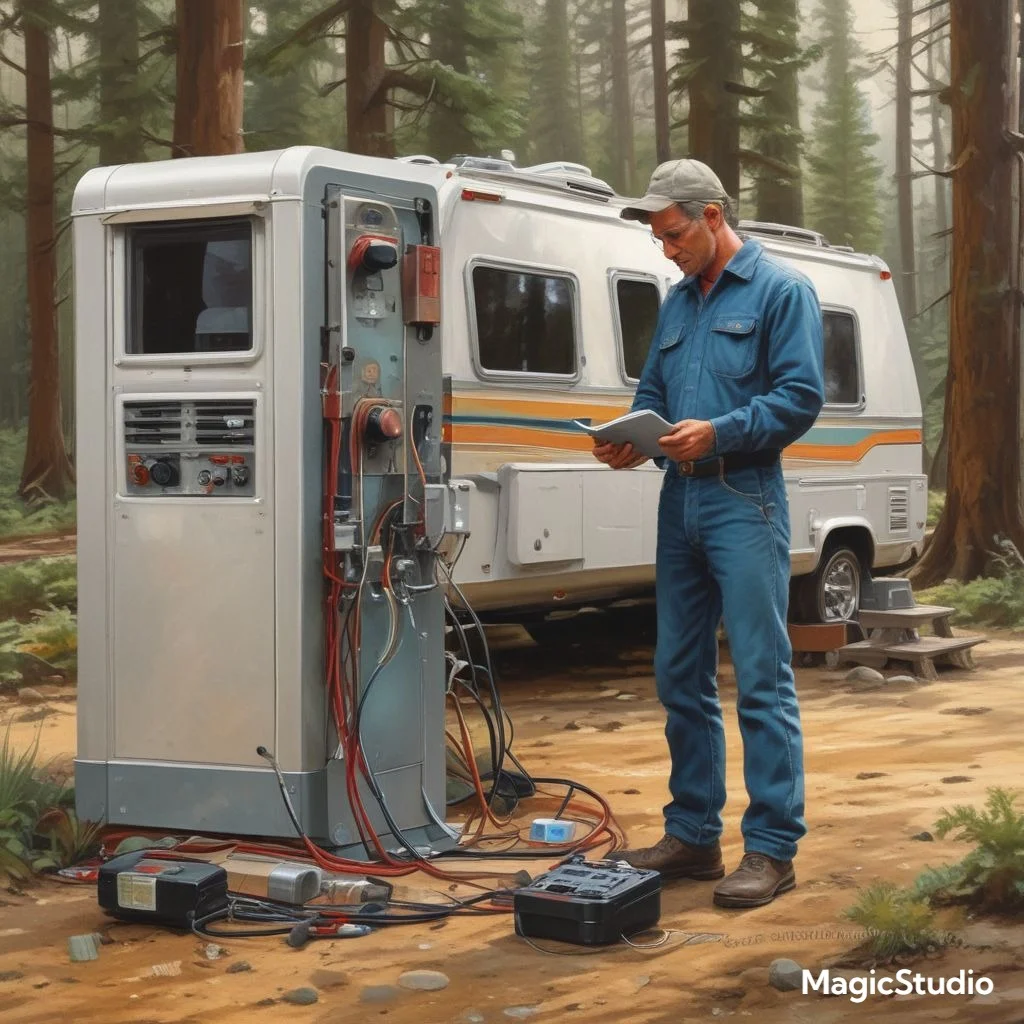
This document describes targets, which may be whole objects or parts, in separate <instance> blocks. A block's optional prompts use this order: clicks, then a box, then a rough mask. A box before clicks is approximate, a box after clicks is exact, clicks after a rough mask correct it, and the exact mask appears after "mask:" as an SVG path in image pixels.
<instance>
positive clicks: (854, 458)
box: [784, 430, 922, 462]
mask: <svg viewBox="0 0 1024 1024" xmlns="http://www.w3.org/2000/svg"><path fill="white" fill-rule="evenodd" d="M921 440H922V434H921V431H920V430H882V431H879V432H878V433H877V434H872V435H871V436H870V437H865V438H864V439H863V440H862V441H858V442H857V443H856V444H848V445H847V444H804V443H801V442H800V441H797V443H796V444H793V445H790V446H789V447H788V448H787V449H786V451H785V453H784V454H785V456H786V458H787V459H804V460H810V461H817V460H820V461H822V462H859V461H860V460H861V459H863V458H864V456H865V455H867V453H868V452H869V451H871V449H872V448H876V447H878V446H879V445H886V444H920V443H921Z"/></svg>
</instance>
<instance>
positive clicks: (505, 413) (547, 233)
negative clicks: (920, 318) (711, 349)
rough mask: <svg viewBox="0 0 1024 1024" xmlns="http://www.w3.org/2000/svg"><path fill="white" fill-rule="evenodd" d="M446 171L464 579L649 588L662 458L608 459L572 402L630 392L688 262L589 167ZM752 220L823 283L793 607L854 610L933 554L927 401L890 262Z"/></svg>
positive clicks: (795, 491)
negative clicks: (876, 582) (927, 536)
mask: <svg viewBox="0 0 1024 1024" xmlns="http://www.w3.org/2000/svg"><path fill="white" fill-rule="evenodd" d="M482 163H483V162H482ZM441 171H442V172H443V173H444V174H446V175H450V177H449V178H448V184H447V186H446V188H445V189H444V190H443V191H442V195H443V196H444V198H443V199H442V204H443V206H445V207H446V209H445V213H444V224H445V235H444V238H443V241H442V245H443V247H444V252H445V257H444V263H445V277H444V285H445V292H444V325H445V326H444V330H445V340H444V364H445V371H446V373H447V374H449V375H450V378H451V398H450V409H449V412H448V415H447V417H446V442H447V443H448V445H449V446H450V450H449V451H448V453H447V454H448V458H449V461H450V468H451V477H452V482H453V484H454V485H455V487H456V493H457V494H461V495H462V498H463V503H464V504H465V505H466V509H467V515H468V520H469V525H470V536H469V538H468V540H467V542H466V547H465V550H464V552H463V553H462V556H461V558H460V560H459V563H458V573H457V579H458V580H459V582H460V584H461V585H462V587H463V589H464V590H465V592H466V594H467V596H468V597H469V599H470V602H471V603H472V604H473V605H474V607H475V608H477V609H478V610H480V611H483V612H485V613H486V614H488V615H494V616H495V617H501V616H502V615H505V617H517V616H518V617H520V618H522V617H523V615H524V613H527V612H529V611H530V610H533V611H536V612H543V611H545V610H548V609H551V608H553V607H558V606H559V605H563V606H566V605H568V606H580V605H583V604H600V603H601V602H602V601H613V600H615V599H618V598H621V597H623V596H628V595H632V594H641V593H649V592H651V590H652V589H653V579H654V553H655V536H656V521H657V514H656V512H657V502H658V493H659V490H660V485H661V471H660V470H658V469H657V468H656V467H654V466H653V465H652V464H648V465H647V466H646V467H642V468H640V469H637V470H634V471H631V472H629V473H622V472H614V471H608V470H606V469H605V468H604V467H603V466H600V465H598V464H596V463H595V461H594V460H593V458H592V456H591V455H590V454H589V452H590V449H591V441H590V440H589V438H588V437H587V436H586V435H584V434H581V433H580V432H579V431H578V428H575V427H574V426H573V420H574V419H587V418H589V419H591V420H592V421H593V422H595V423H600V422H603V421H604V420H606V419H610V418H612V417H614V416H617V415H619V414H621V413H623V412H625V411H627V410H628V408H629V406H630V403H631V401H632V396H633V391H634V388H635V386H636V382H637V377H638V375H639V372H640V369H641V367H642V366H643V363H644V359H645V357H646V355H647V349H648V345H649V342H650V340H651V334H652V330H653V326H654V322H655V319H656V317H657V312H658V306H659V304H660V302H661V300H662V299H663V298H664V296H665V294H666V292H667V290H668V289H669V288H670V287H671V286H672V285H673V284H674V283H675V282H676V281H678V280H679V278H680V276H681V275H680V272H679V270H678V269H677V268H676V267H675V265H674V264H673V263H671V262H670V261H669V260H667V259H666V258H665V257H664V255H663V254H662V252H661V250H660V248H658V247H656V246H655V245H654V244H652V243H653V239H652V236H651V235H650V232H649V229H647V228H646V227H642V226H638V225H636V224H635V223H630V222H625V221H623V220H621V219H620V218H619V210H620V209H621V206H622V201H621V200H620V199H619V198H618V197H617V196H615V195H614V193H613V192H612V190H611V189H610V188H609V187H608V186H607V185H606V184H604V183H603V182H600V181H598V180H596V179H594V178H592V177H591V176H590V175H589V172H587V170H586V168H582V167H579V166H577V165H566V164H549V165H545V166H542V167H538V168H532V169H531V168H526V169H523V170H515V169H513V168H511V167H507V168H504V169H500V170H498V169H488V168H487V167H486V166H477V167H473V166H466V165H463V166H460V167H458V168H457V169H453V168H452V167H447V168H441ZM744 226H745V228H746V229H747V230H748V232H749V234H750V235H752V236H754V237H758V238H759V239H760V240H761V241H762V242H763V244H764V245H765V247H766V248H767V249H768V250H769V251H770V252H771V253H772V254H774V255H775V256H776V257H778V258H780V259H782V260H784V261H787V262H790V263H792V264H793V265H794V266H795V267H797V268H798V269H799V270H801V271H802V272H803V273H804V274H806V276H807V277H808V278H810V280H811V281H812V282H813V284H814V286H815V288H816V290H817V292H818V295H819V299H820V301H821V305H822V310H823V315H824V328H825V346H826V350H825V373H826V386H827V402H826V405H825V407H824V409H823V410H822V413H821V415H820V416H819V418H818V420H817V422H816V423H815V425H814V427H813V428H812V429H811V430H810V431H809V432H808V433H807V434H805V435H804V437H802V438H801V439H800V441H799V442H798V443H796V444H794V445H793V446H791V447H790V448H789V449H787V450H786V452H785V453H784V468H785V475H786V481H787V492H788V496H789V505H790V520H791V525H792V544H791V565H792V574H793V577H794V588H793V589H794V595H793V596H794V602H793V607H792V611H791V617H793V618H795V619H797V620H798V621H810V622H814V621H830V620H839V619H848V618H851V617H852V616H853V615H854V613H855V612H856V608H857V605H858V601H859V588H860V582H861V580H862V579H863V578H864V577H865V576H866V575H867V574H869V573H871V572H881V571H886V570H891V569H892V568H893V567H896V566H899V565H902V564H905V563H908V562H910V561H912V560H913V559H915V558H916V557H917V556H918V555H919V554H920V552H921V548H922V542H923V538H924V531H925V522H926V515H927V483H926V477H925V476H924V475H923V473H922V417H921V402H920V396H919V392H918V388H917V382H916V378H915V374H914V368H913V364H912V361H911V356H910V350H909V346H908V342H907V337H906V332H905V330H904V326H903V321H902V319H901V316H900V311H899V307H898V304H897V300H896V295H895V290H894V286H893V282H892V280H891V274H890V273H889V270H888V268H887V267H886V266H885V264H884V263H883V262H882V261H881V260H880V259H878V258H877V257H875V256H870V255H863V254H859V253H854V252H851V251H849V250H843V249H840V248H837V247H833V246H830V245H828V243H827V242H826V241H825V239H823V238H822V237H821V236H820V235H818V234H816V233H814V232H811V231H804V230H802V229H799V228H789V227H785V226H781V225H775V224H748V225H744Z"/></svg>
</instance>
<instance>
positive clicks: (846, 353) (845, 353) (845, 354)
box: [824, 312, 861, 405]
mask: <svg viewBox="0 0 1024 1024" xmlns="http://www.w3.org/2000/svg"><path fill="white" fill-rule="evenodd" d="M824 325H825V404H826V405H858V404H859V403H860V400H861V396H860V373H859V372H858V370H859V368H858V365H857V324H856V321H855V320H854V319H853V317H852V316H851V315H850V314H849V313H833V312H826V313H825V314H824Z"/></svg>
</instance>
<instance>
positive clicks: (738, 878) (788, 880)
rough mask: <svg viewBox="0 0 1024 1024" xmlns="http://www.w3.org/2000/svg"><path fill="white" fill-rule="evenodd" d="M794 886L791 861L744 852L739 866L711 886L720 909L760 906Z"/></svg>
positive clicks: (794, 876) (794, 875) (794, 878)
mask: <svg viewBox="0 0 1024 1024" xmlns="http://www.w3.org/2000/svg"><path fill="white" fill-rule="evenodd" d="M795 885H796V873H795V872H794V871H793V862H792V861H791V860H775V859H774V858H772V857H768V856H766V855H765V854H763V853H745V854H743V859H742V860H741V861H740V866H739V867H738V868H737V869H736V870H735V871H734V872H733V873H732V874H731V875H730V876H729V877H728V878H727V879H726V880H725V881H724V882H721V883H720V884H719V885H716V886H715V896H714V899H715V903H717V904H718V906H720V907H761V906H764V904H766V903H771V901H772V900H773V899H775V897H776V896H780V895H782V893H784V892H789V890H790V889H792V888H793V887H794V886H795Z"/></svg>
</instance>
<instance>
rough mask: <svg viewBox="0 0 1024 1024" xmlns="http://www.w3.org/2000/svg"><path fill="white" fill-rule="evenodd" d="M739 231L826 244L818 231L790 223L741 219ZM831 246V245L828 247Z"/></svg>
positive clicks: (814, 243)
mask: <svg viewBox="0 0 1024 1024" xmlns="http://www.w3.org/2000/svg"><path fill="white" fill-rule="evenodd" d="M740 230H741V231H751V232H753V233H754V234H758V235H774V236H776V237H778V238H788V239H790V240H791V241H794V242H807V243H809V244H810V245H819V246H828V245H829V243H828V239H827V238H826V237H825V236H824V235H823V234H821V232H819V231H811V230H810V229H809V228H798V227H794V226H793V225H791V224H773V223H771V222H770V221H763V220H741V221H740ZM830 248H831V247H830Z"/></svg>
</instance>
